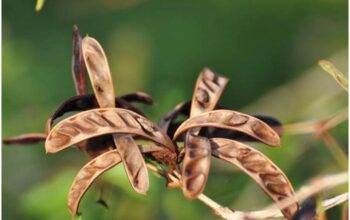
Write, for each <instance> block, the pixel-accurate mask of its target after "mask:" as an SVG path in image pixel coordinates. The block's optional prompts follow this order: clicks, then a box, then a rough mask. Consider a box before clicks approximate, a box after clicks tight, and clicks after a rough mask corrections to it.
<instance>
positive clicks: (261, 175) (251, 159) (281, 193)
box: [210, 138, 298, 219]
mask: <svg viewBox="0 0 350 220" xmlns="http://www.w3.org/2000/svg"><path fill="white" fill-rule="evenodd" d="M210 141H211V143H212V152H213V155H214V156H215V157H217V158H220V159H222V160H225V161H227V162H229V163H232V164H233V165H235V166H237V167H238V168H239V169H241V170H242V171H243V172H245V173H246V174H247V175H249V176H250V177H251V178H252V179H253V180H254V181H255V182H256V183H257V184H258V185H259V186H260V187H261V188H262V189H263V190H264V192H265V193H266V194H267V195H269V196H270V197H271V198H272V199H273V200H274V201H276V202H278V201H279V200H282V199H284V198H286V197H292V196H293V194H294V192H293V188H292V185H291V184H290V182H289V180H288V178H287V177H286V175H285V174H284V173H283V172H282V171H281V170H280V169H279V168H278V167H277V166H276V165H275V164H274V163H273V162H272V161H271V160H269V159H268V158H267V157H266V156H264V155H263V154H262V153H260V152H259V151H257V150H255V149H253V148H251V147H249V146H247V145H245V144H243V143H240V142H237V141H233V140H228V139H224V138H213V139H211V140H210ZM297 210H298V204H297V202H296V201H295V202H294V204H292V205H290V206H288V207H286V208H283V209H282V212H283V214H284V216H285V217H286V218H288V219H290V218H291V217H292V216H293V214H294V213H295V212H296V211H297Z"/></svg>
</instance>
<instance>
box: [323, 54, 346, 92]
mask: <svg viewBox="0 0 350 220" xmlns="http://www.w3.org/2000/svg"><path fill="white" fill-rule="evenodd" d="M318 64H319V65H320V66H321V67H322V69H323V70H324V71H326V72H327V73H329V75H331V76H332V77H333V78H334V79H335V81H337V83H338V84H339V85H340V86H341V87H343V89H345V90H346V91H349V82H348V79H347V78H346V77H345V76H344V74H343V73H342V72H340V71H339V70H338V69H337V68H336V67H335V66H334V65H333V63H331V62H329V61H327V60H320V61H318Z"/></svg>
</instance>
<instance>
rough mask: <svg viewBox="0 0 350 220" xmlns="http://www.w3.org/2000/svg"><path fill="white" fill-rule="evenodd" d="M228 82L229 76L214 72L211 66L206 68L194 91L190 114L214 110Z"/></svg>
mask: <svg viewBox="0 0 350 220" xmlns="http://www.w3.org/2000/svg"><path fill="white" fill-rule="evenodd" d="M227 83H228V79H227V78H225V77H222V76H219V75H216V74H214V73H213V71H211V70H210V69H209V68H204V70H203V71H202V72H201V74H200V75H199V77H198V79H197V82H196V86H195V90H194V92H193V98H192V104H191V113H190V116H194V115H198V114H201V113H203V112H206V111H208V110H209V111H210V110H213V109H214V108H215V105H216V103H217V102H218V100H219V98H220V96H221V94H222V92H223V91H224V88H225V86H226V84H227Z"/></svg>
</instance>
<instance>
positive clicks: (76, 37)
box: [72, 25, 87, 95]
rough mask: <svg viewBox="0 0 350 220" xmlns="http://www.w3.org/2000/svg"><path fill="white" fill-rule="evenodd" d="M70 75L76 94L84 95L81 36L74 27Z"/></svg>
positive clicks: (84, 75)
mask: <svg viewBox="0 0 350 220" xmlns="http://www.w3.org/2000/svg"><path fill="white" fill-rule="evenodd" d="M72 53H73V55H72V74H73V81H74V86H75V90H76V93H77V94H78V95H84V94H86V93H87V89H86V67H85V63H84V59H83V55H82V50H81V35H80V32H79V29H78V27H77V26H76V25H74V27H73V51H72Z"/></svg>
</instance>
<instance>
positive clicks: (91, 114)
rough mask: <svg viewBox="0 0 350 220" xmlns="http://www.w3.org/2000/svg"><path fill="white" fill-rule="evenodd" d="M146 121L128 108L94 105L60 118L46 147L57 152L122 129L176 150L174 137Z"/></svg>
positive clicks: (124, 132) (52, 151) (49, 150)
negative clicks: (171, 137)
mask: <svg viewBox="0 0 350 220" xmlns="http://www.w3.org/2000/svg"><path fill="white" fill-rule="evenodd" d="M146 121H148V120H147V119H146V118H144V117H143V116H141V115H139V114H136V113H134V112H132V111H129V110H125V109H119V108H99V109H92V110H89V111H85V112H81V113H79V114H76V115H73V116H71V117H69V118H66V119H64V120H62V121H61V122H59V123H58V124H57V125H56V126H55V127H53V128H52V130H51V131H50V133H49V135H48V137H47V139H46V142H45V148H46V151H47V152H48V153H55V152H57V151H60V150H63V149H65V148H67V147H69V146H71V145H74V144H76V143H79V142H80V141H83V140H86V139H89V138H92V137H96V136H100V135H105V134H113V133H118V134H133V135H140V136H142V137H145V138H147V139H149V140H152V141H154V142H156V143H159V144H160V145H162V146H164V147H166V148H168V149H169V150H171V151H172V152H175V146H174V144H173V142H172V141H171V140H170V138H169V137H168V136H167V135H166V134H164V133H163V132H162V131H161V130H160V129H159V128H158V127H156V126H155V125H153V124H152V123H151V122H149V121H148V124H147V125H145V124H143V123H142V122H146ZM150 126H151V127H152V129H153V131H152V132H150V130H149V128H150Z"/></svg>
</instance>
